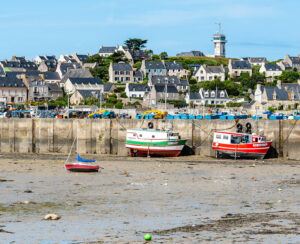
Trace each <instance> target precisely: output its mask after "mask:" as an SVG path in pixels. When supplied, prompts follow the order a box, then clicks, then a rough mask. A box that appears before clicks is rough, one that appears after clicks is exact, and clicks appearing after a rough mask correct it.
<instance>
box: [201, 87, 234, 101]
mask: <svg viewBox="0 0 300 244" xmlns="http://www.w3.org/2000/svg"><path fill="white" fill-rule="evenodd" d="M206 92H208V97H206V96H205V93H206ZM221 92H224V97H221ZM200 93H202V94H201V95H202V97H203V98H204V99H208V98H211V99H214V98H221V99H225V98H228V94H227V92H226V90H217V94H216V91H215V90H201V89H200ZM213 93H215V94H216V95H215V96H213Z"/></svg>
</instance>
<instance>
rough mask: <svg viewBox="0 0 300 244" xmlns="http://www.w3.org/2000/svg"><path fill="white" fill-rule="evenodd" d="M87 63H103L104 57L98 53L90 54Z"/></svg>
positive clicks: (104, 61)
mask: <svg viewBox="0 0 300 244" xmlns="http://www.w3.org/2000/svg"><path fill="white" fill-rule="evenodd" d="M86 62H87V63H97V64H98V65H105V63H106V58H105V57H102V56H100V55H99V54H95V55H93V56H90V57H89V58H88V59H87V60H86Z"/></svg>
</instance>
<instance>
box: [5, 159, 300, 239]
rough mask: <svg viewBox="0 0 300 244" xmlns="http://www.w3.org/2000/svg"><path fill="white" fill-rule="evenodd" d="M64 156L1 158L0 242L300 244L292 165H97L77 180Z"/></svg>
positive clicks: (298, 195)
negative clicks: (149, 239)
mask: <svg viewBox="0 0 300 244" xmlns="http://www.w3.org/2000/svg"><path fill="white" fill-rule="evenodd" d="M65 158H66V156H65V155H38V156H37V155H30V154H26V155H22V154H17V155H12V154H10V155H4V156H3V157H2V158H1V159H0V193H1V198H0V243H45V244H46V243H47V244H52V243H64V244H65V243H142V242H143V236H144V234H145V233H151V234H152V237H153V242H154V243H199V241H202V242H204V243H207V242H212V243H232V242H241V243H245V242H247V243H258V242H265V243H274V242H275V243H299V242H300V214H299V209H300V190H299V189H300V164H299V163H298V162H294V161H276V160H275V161H274V160H273V161H268V160H265V161H264V162H262V161H257V162H255V161H242V160H237V161H232V160H219V161H216V160H214V159H207V158H200V157H195V156H193V157H179V158H176V159H159V158H151V159H148V158H127V157H99V158H98V160H99V161H100V165H101V166H102V167H103V168H104V169H103V170H102V171H101V172H100V173H92V174H83V173H69V172H67V171H65V170H64V167H63V162H64V160H65ZM253 164H255V165H253ZM49 213H55V214H57V215H59V216H61V218H60V219H59V220H57V221H45V220H43V217H44V216H45V215H46V214H49Z"/></svg>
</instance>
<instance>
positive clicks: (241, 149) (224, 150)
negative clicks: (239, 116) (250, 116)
mask: <svg viewBox="0 0 300 244" xmlns="http://www.w3.org/2000/svg"><path fill="white" fill-rule="evenodd" d="M246 127H247V130H246V133H243V132H242V126H241V125H240V124H238V131H237V132H227V131H215V132H214V139H213V144H212V148H213V149H214V150H215V151H216V157H218V156H219V155H220V154H226V155H229V156H232V157H234V158H237V157H248V158H259V159H263V158H264V157H265V155H266V154H267V152H268V150H269V148H270V146H271V144H272V141H267V138H266V136H264V135H261V134H260V135H258V134H255V133H251V124H250V123H247V124H246Z"/></svg>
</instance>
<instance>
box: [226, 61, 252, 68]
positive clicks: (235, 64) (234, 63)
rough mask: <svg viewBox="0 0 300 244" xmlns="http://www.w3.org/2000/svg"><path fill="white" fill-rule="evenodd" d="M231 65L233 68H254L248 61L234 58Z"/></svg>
mask: <svg viewBox="0 0 300 244" xmlns="http://www.w3.org/2000/svg"><path fill="white" fill-rule="evenodd" d="M231 66H232V68H233V69H252V68H251V64H250V63H249V62H248V61H242V60H232V61H231Z"/></svg>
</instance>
